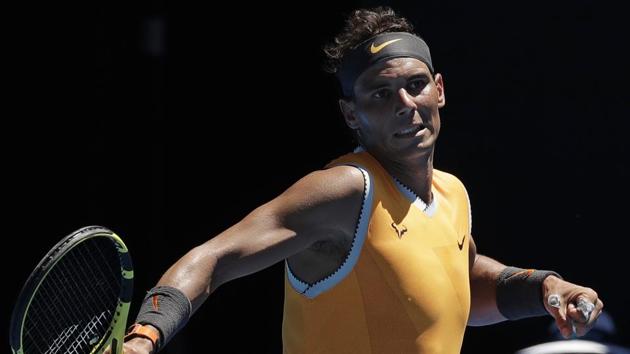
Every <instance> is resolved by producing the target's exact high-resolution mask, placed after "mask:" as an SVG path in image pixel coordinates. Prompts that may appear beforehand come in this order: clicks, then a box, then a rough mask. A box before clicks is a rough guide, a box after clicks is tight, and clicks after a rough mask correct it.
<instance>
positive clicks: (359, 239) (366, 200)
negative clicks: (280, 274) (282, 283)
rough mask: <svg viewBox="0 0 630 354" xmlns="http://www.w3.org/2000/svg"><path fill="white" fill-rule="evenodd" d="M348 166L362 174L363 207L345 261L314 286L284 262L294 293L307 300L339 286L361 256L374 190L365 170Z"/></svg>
mask: <svg viewBox="0 0 630 354" xmlns="http://www.w3.org/2000/svg"><path fill="white" fill-rule="evenodd" d="M349 165H350V166H354V167H356V168H358V169H359V171H361V173H363V180H364V182H365V190H364V191H363V205H362V206H361V214H360V216H359V221H358V223H357V227H356V231H355V234H354V239H353V240H352V247H351V248H350V252H349V253H348V256H347V257H346V260H345V261H344V262H343V263H342V264H341V266H340V267H339V268H338V269H337V270H336V271H335V272H333V273H332V274H330V275H328V276H327V277H325V278H324V279H322V280H319V281H317V282H315V283H314V284H308V283H306V282H304V281H302V280H300V279H298V278H297V277H296V276H295V275H294V274H293V272H292V271H291V268H290V267H289V263H288V262H286V261H285V266H286V269H287V277H288V279H289V283H290V284H291V286H292V287H293V289H295V291H297V292H299V293H301V294H303V295H304V296H306V297H308V298H309V299H313V298H315V297H316V296H317V295H319V294H321V293H323V292H324V291H327V290H329V289H332V288H333V287H334V286H335V285H337V284H339V283H340V282H341V281H342V280H343V279H344V278H345V277H346V276H348V274H350V272H351V271H352V269H353V268H354V266H355V265H356V264H357V261H358V260H359V255H360V254H361V249H362V248H363V243H364V241H365V238H366V236H367V232H368V225H369V223H370V218H371V217H372V202H373V198H374V188H373V186H372V183H371V180H370V174H369V172H368V171H367V169H365V168H364V167H362V166H360V165H357V164H349Z"/></svg>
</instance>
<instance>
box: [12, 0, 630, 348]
mask: <svg viewBox="0 0 630 354" xmlns="http://www.w3.org/2000/svg"><path fill="white" fill-rule="evenodd" d="M375 4H377V3H375V2H369V1H364V2H347V3H344V4H341V3H340V2H337V3H330V4H326V3H322V2H312V3H300V4H297V3H294V4H292V5H282V6H281V5H279V4H276V3H256V4H255V5H246V4H244V3H237V2H232V3H229V4H228V3H220V4H217V3H215V4H212V5H210V4H209V3H206V4H190V5H184V4H181V3H180V4H169V6H168V7H167V6H166V4H165V3H164V2H163V1H156V2H149V1H136V2H128V3H126V4H122V3H117V2H85V3H79V2H77V3H72V4H70V3H68V2H65V3H63V4H58V3H55V4H48V5H43V6H42V5H38V6H34V5H33V6H28V5H25V6H23V7H22V8H20V9H16V10H15V11H14V12H8V13H7V15H6V16H7V17H9V20H11V21H9V22H7V23H8V29H9V30H8V31H7V32H6V33H7V34H8V35H9V36H8V37H9V38H8V40H7V41H6V42H5V51H4V52H5V60H6V59H8V64H5V67H4V69H5V70H4V71H5V74H6V75H5V80H3V81H4V83H3V86H5V87H6V89H5V90H3V91H5V93H4V94H3V96H4V100H3V101H4V102H5V110H4V114H3V116H4V119H3V125H4V129H3V160H4V161H3V162H4V163H3V167H4V168H3V175H4V177H5V183H4V186H5V189H4V193H3V194H4V197H3V201H4V203H3V204H5V206H4V208H3V213H4V218H3V221H4V223H3V224H4V225H5V226H6V227H5V232H6V234H5V235H4V238H3V239H4V240H5V242H7V244H6V245H5V249H6V250H7V252H6V255H5V257H4V260H3V264H4V268H5V269H6V274H7V275H8V278H7V280H6V282H7V284H8V291H6V292H5V295H6V298H5V299H8V301H6V302H5V304H6V306H3V307H2V311H3V323H5V324H7V328H8V323H9V318H10V312H11V309H12V306H13V301H14V299H15V298H16V297H17V295H18V293H19V290H20V288H21V286H22V284H23V282H24V281H25V279H26V278H27V277H28V274H29V273H30V270H31V269H32V268H33V267H34V266H35V265H36V264H37V262H38V261H39V259H40V258H41V257H42V256H43V255H44V254H45V253H46V251H47V250H48V249H49V248H50V247H51V246H52V245H53V244H55V243H56V242H57V240H58V239H60V238H61V237H62V236H64V235H66V234H68V233H70V232H72V231H73V230H75V229H78V228H79V227H82V226H84V225H90V224H99V225H104V226H107V227H110V228H112V229H113V230H114V231H116V232H117V233H119V234H120V235H122V236H123V238H124V239H125V241H126V243H127V245H128V247H129V248H130V250H131V254H132V256H133V258H134V265H135V269H136V292H135V302H134V305H133V307H132V315H135V312H137V309H138V304H139V301H140V299H141V298H142V296H143V293H144V291H145V290H146V289H149V288H150V287H151V286H153V284H154V283H155V282H156V281H157V280H158V279H159V276H160V275H161V274H162V272H163V271H164V270H166V268H167V267H168V266H169V265H170V264H171V263H173V262H174V261H176V260H177V259H178V258H179V257H180V256H181V255H183V254H184V253H185V252H186V251H187V250H188V249H189V248H191V247H193V246H195V245H197V244H199V243H201V242H203V241H205V240H206V239H208V238H209V237H212V236H213V235H216V234H217V233H219V232H220V231H222V230H223V229H225V228H227V227H228V226H230V225H231V224H233V223H235V222H237V221H238V220H240V219H241V218H242V217H243V216H245V215H246V214H247V213H248V212H249V211H251V210H252V209H253V208H255V207H256V206H258V205H259V204H261V203H263V202H265V201H268V200H269V199H271V198H273V197H274V196H276V195H278V194H279V193H281V192H282V191H283V190H284V189H285V188H287V187H288V186H289V185H290V184H291V183H293V182H294V181H296V180H297V179H299V178H300V177H301V176H303V175H304V174H306V173H308V172H309V171H312V170H315V169H319V168H321V166H323V165H324V164H325V163H326V162H328V161H329V160H330V159H332V158H334V157H336V156H337V155H340V154H342V153H344V152H346V151H349V150H351V149H352V148H353V143H352V139H351V137H350V135H349V134H348V133H347V131H346V129H345V126H344V124H343V122H342V119H341V116H340V114H339V113H338V111H337V103H336V91H335V87H334V84H335V83H334V81H333V80H332V78H331V77H329V76H327V75H326V74H324V73H323V71H322V70H321V69H320V67H321V63H322V55H321V51H320V47H321V46H322V45H323V44H324V43H325V42H326V41H327V40H328V39H329V38H331V36H332V35H334V34H335V33H336V31H337V30H338V29H339V28H340V26H341V25H342V21H343V18H344V15H345V14H346V13H347V11H348V10H349V9H351V8H354V7H357V6H372V5H375ZM378 4H383V3H378ZM389 4H392V5H394V6H395V8H396V9H397V10H399V11H400V12H401V14H403V15H405V16H406V17H408V18H410V19H411V20H412V22H413V23H414V24H415V25H416V29H417V31H418V33H420V34H421V35H422V36H423V37H424V38H425V39H426V41H427V42H428V43H429V45H430V47H431V51H432V56H433V62H434V65H435V67H436V69H437V71H439V72H441V73H443V75H444V80H445V87H446V97H447V105H446V107H445V108H444V109H443V110H442V112H441V117H442V124H443V128H442V132H441V136H440V139H439V142H438V148H437V152H436V161H435V166H436V167H437V168H439V169H442V170H445V171H449V172H451V173H454V174H455V175H457V176H458V177H459V178H460V179H461V180H462V181H463V182H464V183H465V184H466V186H467V188H468V191H469V194H470V197H471V201H472V207H473V234H474V235H475V239H476V242H477V247H478V249H479V252H481V253H483V254H487V255H489V256H492V257H494V258H496V259H498V260H499V261H501V262H503V263H506V264H511V265H516V266H522V267H535V268H542V269H554V270H556V271H558V272H559V273H561V274H563V276H564V277H565V278H566V279H568V280H571V281H574V282H576V283H580V284H584V285H588V286H591V287H593V288H594V289H596V290H597V291H598V292H599V294H600V296H601V298H602V299H603V300H604V302H605V304H606V309H607V310H608V311H609V313H610V314H611V315H612V317H613V319H614V320H615V323H616V325H617V330H618V333H617V335H615V336H613V337H610V338H609V339H610V341H613V342H616V343H620V344H624V345H629V344H630V340H629V339H628V337H630V336H628V333H629V331H630V320H629V318H630V310H628V306H627V300H628V295H627V292H626V283H627V280H628V276H627V266H626V265H625V264H626V263H627V262H626V260H627V255H628V246H629V245H630V243H629V242H628V240H627V237H628V236H629V235H628V231H627V230H628V227H627V222H628V216H627V214H628V206H627V205H628V202H627V200H628V197H629V196H630V193H629V192H630V188H629V187H628V180H629V177H630V167H629V159H628V158H627V152H628V146H629V143H628V138H627V134H628V128H629V127H630V124H629V123H628V117H629V115H628V113H629V112H628V111H629V110H628V99H627V98H628V90H627V83H628V75H627V74H628V70H627V62H628V58H627V55H626V49H625V47H626V46H627V43H628V41H627V35H628V30H627V19H626V17H625V16H624V14H625V12H624V11H622V9H621V8H620V7H618V6H616V5H613V4H614V2H613V1H597V2H596V1H570V2H569V1H561V2H548V3H547V2H542V1H541V2H517V3H512V2H498V1H496V2H485V3H484V4H473V3H472V2H456V1H424V2H407V3H405V2H402V1H400V2H389ZM282 288H283V269H282V265H281V264H277V265H274V266H272V267H270V268H268V269H266V270H264V271H262V272H260V273H258V274H256V275H253V276H250V277H246V278H242V279H239V280H236V281H234V282H232V283H229V284H226V285H224V286H223V287H221V288H220V289H219V290H218V291H216V292H215V293H214V294H213V296H212V297H211V298H210V300H208V302H207V303H206V305H205V306H204V307H203V308H202V309H201V310H200V311H199V312H198V313H197V314H196V315H195V316H194V317H193V319H192V320H191V321H190V323H189V325H188V326H187V327H186V329H185V330H184V331H183V332H181V333H180V334H179V335H178V336H177V337H176V338H175V339H174V340H173V342H172V343H171V344H170V345H169V347H168V348H167V349H166V350H165V351H164V352H166V353H183V352H187V353H196V352H203V353H205V352H225V353H278V352H280V351H281V331H280V326H281V320H282V292H283V290H282ZM550 321H551V320H550V318H533V319H527V320H522V321H519V322H510V323H502V324H498V325H494V326H488V327H481V328H469V330H468V331H467V333H466V336H465V339H464V346H463V350H462V352H463V353H481V352H484V353H511V352H513V351H515V350H516V349H518V348H522V347H525V346H528V345H532V344H535V343H539V342H542V341H545V340H546V339H547V338H548V325H549V324H550ZM5 333H8V329H7V331H5Z"/></svg>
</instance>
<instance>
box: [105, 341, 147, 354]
mask: <svg viewBox="0 0 630 354" xmlns="http://www.w3.org/2000/svg"><path fill="white" fill-rule="evenodd" d="M152 353H153V343H152V342H151V340H149V339H148V338H143V337H136V338H132V339H130V340H128V341H126V342H125V344H124V345H123V352H122V353H118V354H152ZM103 354H112V350H111V348H110V347H107V349H105V351H104V352H103Z"/></svg>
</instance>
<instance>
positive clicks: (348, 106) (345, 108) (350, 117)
mask: <svg viewBox="0 0 630 354" xmlns="http://www.w3.org/2000/svg"><path fill="white" fill-rule="evenodd" d="M339 109H341V114H343V118H344V119H345V121H346V125H348V127H350V129H353V130H357V129H359V121H358V119H357V115H356V113H355V110H354V102H353V101H352V100H350V99H345V98H340V99H339Z"/></svg>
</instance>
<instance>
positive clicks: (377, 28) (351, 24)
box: [324, 6, 415, 73]
mask: <svg viewBox="0 0 630 354" xmlns="http://www.w3.org/2000/svg"><path fill="white" fill-rule="evenodd" d="M385 32H409V33H414V32H413V25H412V24H411V23H410V22H409V21H408V20H407V19H405V18H404V17H400V16H398V15H397V14H396V12H394V10H392V9H391V8H390V7H386V6H379V7H376V8H373V9H359V10H354V11H353V12H352V13H351V14H350V16H348V18H347V19H346V23H345V26H344V28H343V29H342V30H341V32H340V33H339V34H338V35H337V36H336V37H335V39H334V40H333V42H332V43H329V44H327V45H325V46H324V53H325V54H326V62H325V63H324V70H326V71H327V72H329V73H336V72H337V70H338V69H339V66H340V64H341V61H342V60H343V58H344V56H345V55H346V54H347V53H348V50H350V49H354V48H356V47H357V45H359V44H360V43H361V42H363V41H365V40H367V39H369V38H371V37H374V36H376V35H377V34H380V33H385ZM414 34H415V33H414Z"/></svg>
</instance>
